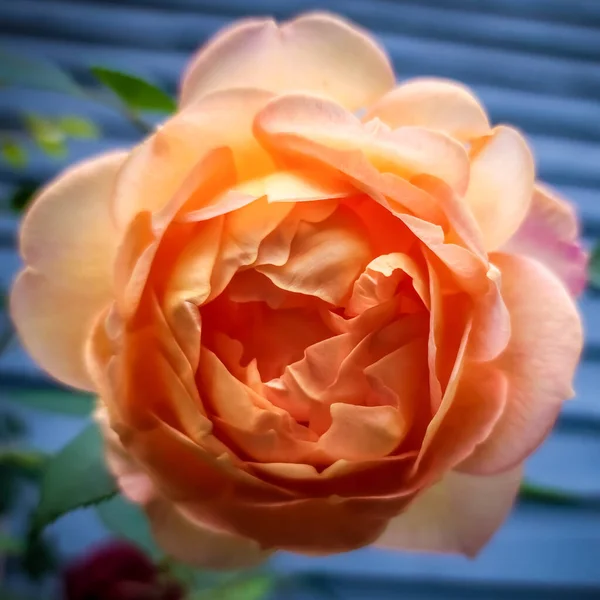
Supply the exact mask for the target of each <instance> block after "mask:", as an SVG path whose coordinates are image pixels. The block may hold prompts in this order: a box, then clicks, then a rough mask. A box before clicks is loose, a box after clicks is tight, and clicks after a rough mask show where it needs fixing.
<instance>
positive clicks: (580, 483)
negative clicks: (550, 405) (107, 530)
mask: <svg viewBox="0 0 600 600" xmlns="http://www.w3.org/2000/svg"><path fill="white" fill-rule="evenodd" d="M318 7H322V8H326V9H329V10H335V11H337V12H340V13H343V14H345V15H347V16H348V17H350V18H353V19H355V20H356V21H357V22H359V23H360V24H362V25H363V26H364V27H366V28H368V29H370V30H372V31H373V32H374V33H375V34H376V35H377V36H378V37H379V39H380V40H381V41H382V42H383V43H384V44H385V46H386V48H387V49H388V51H389V52H390V54H391V56H392V59H393V61H394V64H395V67H396V69H397V72H398V73H399V75H400V76H401V77H402V78H406V77H411V76H416V75H438V76H444V77H454V78H458V79H461V80H462V81H463V82H465V83H467V84H469V85H471V86H472V87H473V88H474V89H475V91H476V92H477V93H478V94H480V96H481V98H482V99H483V101H484V102H485V104H486V105H487V107H488V109H489V112H490V115H491V117H492V119H493V121H494V122H511V123H514V124H515V125H517V126H518V127H520V128H521V129H523V130H524V132H525V133H526V134H527V135H528V136H529V138H530V139H531V141H532V143H533V146H534V148H535V151H536V157H537V164H538V168H539V173H540V175H541V176H542V177H543V178H544V179H545V180H547V181H548V182H550V183H552V184H554V185H555V186H557V188H558V189H559V190H560V191H561V192H562V193H564V194H565V195H566V196H567V197H569V198H571V199H573V201H574V202H575V203H576V205H577V207H578V209H579V212H580V214H581V216H582V219H583V231H584V233H585V235H586V236H587V241H588V243H591V241H592V239H593V238H594V237H597V236H599V235H600V1H598V0H569V1H568V2H567V1H565V0H485V1H482V0H321V1H319V0H286V2H281V1H277V0H253V2H252V3H248V2H247V0H79V1H75V0H19V2H13V1H12V0H0V45H2V46H5V47H7V48H12V49H14V50H16V51H18V52H22V53H25V54H29V55H32V56H43V57H45V58H48V59H50V60H54V61H56V62H57V63H59V64H60V65H62V66H63V67H64V68H67V69H68V70H69V71H70V72H71V73H72V74H73V75H74V76H75V77H76V78H77V79H78V80H79V81H80V82H82V83H84V84H86V85H90V84H92V83H93V81H92V78H91V77H90V75H89V72H88V68H89V66H91V65H94V64H103V65H108V66H114V67H117V68H122V69H123V70H126V71H129V72H133V73H138V74H140V75H142V76H144V77H148V78H150V79H153V80H154V81H155V82H156V83H158V84H159V85H162V86H164V87H165V89H167V90H169V91H171V92H173V91H174V90H176V85H177V79H178V76H179V74H180V72H181V69H182V68H183V66H184V65H185V62H186V60H187V58H188V57H189V54H190V53H191V52H192V51H193V50H194V49H195V48H196V47H197V46H198V45H199V44H200V43H202V42H203V41H205V40H206V39H207V38H208V37H209V36H210V35H212V33H214V32H215V31H216V29H217V28H219V27H221V26H222V25H224V24H226V23H227V22H229V21H230V20H231V19H232V18H236V17H239V16H243V15H245V14H247V13H248V12H249V11H250V12H252V13H258V14H275V15H276V16H277V17H279V18H282V17H288V16H290V15H292V14H294V13H298V12H300V11H301V10H304V9H313V8H318ZM23 111H38V112H40V113H42V114H47V115H60V114H64V113H78V114H82V115H85V116H88V117H90V118H92V119H93V120H94V121H95V122H97V123H98V124H99V125H100V127H101V129H102V130H103V133H104V136H105V137H104V138H103V139H102V140H98V141H75V142H73V143H72V144H71V145H70V157H71V160H75V159H80V158H84V157H86V156H91V155H93V154H95V153H97V152H99V151H102V150H106V149H109V148H114V147H117V146H128V145H130V144H132V143H133V142H134V141H135V140H136V139H137V133H136V132H135V130H134V129H133V128H132V127H131V126H130V125H129V124H128V123H127V122H126V121H124V120H123V118H122V117H120V116H119V115H118V114H116V113H115V112H113V111H112V110H110V109H109V108H107V107H105V106H103V105H101V104H97V103H87V102H84V101H81V100H79V99H74V98H65V97H62V96H59V95H57V94H53V93H49V92H32V91H23V90H19V91H14V90H2V91H0V129H2V130H16V129H17V127H18V123H17V120H18V118H19V114H20V113H21V112H23ZM30 150H31V153H32V160H31V162H30V164H29V165H28V166H27V168H26V169H24V170H22V171H18V172H17V171H15V170H12V169H9V168H7V167H6V165H4V164H0V287H6V286H8V285H9V283H10V280H11V278H12V276H13V275H14V273H15V272H16V270H17V268H18V265H19V259H18V256H17V254H16V253H15V251H14V249H13V246H14V243H15V233H16V227H17V220H16V218H15V216H14V215H11V214H10V213H9V212H8V211H7V206H6V200H3V198H6V197H8V195H9V194H10V193H11V191H12V190H14V189H15V186H17V185H18V184H19V183H20V182H22V181H24V180H27V179H31V180H33V181H35V182H42V181H44V180H46V179H48V178H49V177H51V176H52V175H53V174H54V173H56V171H57V170H58V169H59V168H60V167H61V166H62V163H60V162H56V161H53V160H52V159H49V158H47V157H45V156H43V155H40V154H39V153H38V152H36V151H35V149H33V148H32V147H30ZM580 306H581V310H582V314H583V316H584V321H585V325H586V351H585V355H584V360H583V361H582V363H581V365H580V367H579V369H578V372H577V376H576V381H575V388H576V391H577V398H576V399H575V400H573V401H571V402H569V403H567V404H566V405H565V407H564V410H563V413H562V415H561V419H560V421H559V423H558V425H557V427H556V428H555V431H554V432H553V433H552V435H551V437H550V438H549V440H548V441H547V442H546V443H545V444H544V445H543V446H542V447H541V448H540V449H539V450H538V452H536V453H535V454H534V456H533V457H532V458H531V459H530V460H529V461H528V463H527V467H526V470H527V474H528V476H529V477H530V478H531V480H532V481H534V482H536V483H540V484H544V485H554V486H563V487H564V488H565V489H567V490H570V491H577V492H580V493H582V494H586V495H590V494H594V495H598V494H600V467H598V465H599V464H600V397H599V396H600V394H599V392H598V387H599V385H598V384H599V383H600V295H594V294H590V293H587V294H585V295H584V297H583V298H582V299H581V302H580ZM23 385H40V386H48V385H54V384H52V383H51V382H50V380H49V379H48V378H47V377H46V376H44V375H43V374H42V373H41V372H40V371H39V369H37V367H35V365H34V364H33V363H32V361H31V360H30V359H29V358H28V357H27V356H26V354H25V353H24V351H23V350H22V348H20V346H19V345H18V344H17V343H13V344H12V345H11V346H10V347H9V349H8V351H7V353H6V354H5V355H4V356H3V357H1V358H0V405H2V403H4V402H6V399H7V397H8V396H9V395H10V393H11V387H13V386H23ZM21 410H22V411H23V414H24V415H25V416H26V418H27V420H28V422H29V424H30V428H31V431H30V437H31V441H32V443H33V444H34V445H35V446H36V447H39V448H40V449H46V450H53V449H56V448H58V447H59V446H60V445H61V444H62V443H63V441H64V440H65V439H67V438H68V437H70V436H72V435H74V434H75V433H76V432H77V431H78V430H79V429H80V428H81V427H82V425H83V423H82V421H81V420H79V419H74V418H64V417H59V416H56V415H39V414H36V413H33V412H31V411H26V410H25V409H21ZM52 534H53V535H54V536H55V537H56V538H57V539H58V540H59V542H60V544H61V547H62V548H63V549H64V550H65V551H66V552H67V553H76V552H78V551H80V550H82V549H83V548H84V547H86V545H87V544H89V543H92V542H94V541H97V540H99V539H101V538H102V536H103V535H104V533H103V530H102V528H101V527H100V525H99V524H98V522H97V521H96V520H95V519H94V518H93V515H91V514H90V512H89V511H85V512H82V513H77V514H75V515H73V516H70V517H68V518H67V519H65V520H64V521H63V522H61V523H59V524H58V525H56V526H54V527H53V529H52ZM599 557H600V513H599V512H597V511H596V512H595V511H592V510H583V509H566V508H558V507H547V508H543V509H542V508H535V507H532V506H530V505H520V506H518V507H517V508H516V509H515V511H514V512H513V514H512V516H511V517H510V519H509V520H508V522H507V523H506V525H505V526H504V527H503V529H502V530H501V531H500V533H499V534H498V536H497V537H496V538H495V539H494V540H493V541H492V543H491V544H490V545H489V547H487V548H486V549H485V550H484V551H483V553H482V554H481V556H480V557H478V558H477V559H476V560H474V561H472V560H468V559H463V558H459V557H447V556H420V555H406V554H396V553H390V552H385V551H382V550H376V549H366V550H361V551H358V552H354V553H349V554H346V555H340V556H335V557H329V558H307V557H298V556H292V555H288V554H281V555H279V556H277V557H276V558H275V559H274V560H273V566H274V567H275V568H276V569H278V570H280V571H281V572H283V573H303V572H312V573H317V574H321V575H319V576H323V577H326V578H328V581H329V584H330V585H331V586H332V590H333V591H334V592H335V593H337V594H338V595H339V597H341V598H361V599H362V598H371V597H373V598H374V597H377V598H395V597H403V598H415V599H417V598H419V599H424V598H447V599H450V600H453V599H455V598H456V599H458V598H461V599H462V598H465V599H475V598H477V599H480V598H493V599H500V598H509V597H510V598H513V599H516V600H520V599H521V598H523V599H525V598H527V599H529V598H550V599H553V598H562V597H569V596H572V597H574V598H593V597H600V558H599ZM319 576H317V577H316V579H315V581H317V583H318V582H319V581H321V580H319ZM321 583H322V581H321ZM556 586H566V587H562V588H557V587H556ZM317 587H318V586H317ZM315 589H316V588H315ZM283 597H285V598H296V597H298V598H300V597H302V598H313V597H317V592H316V591H315V590H314V589H313V590H312V591H307V590H304V592H300V591H298V590H296V591H294V592H293V593H292V591H289V593H286V594H284V595H283Z"/></svg>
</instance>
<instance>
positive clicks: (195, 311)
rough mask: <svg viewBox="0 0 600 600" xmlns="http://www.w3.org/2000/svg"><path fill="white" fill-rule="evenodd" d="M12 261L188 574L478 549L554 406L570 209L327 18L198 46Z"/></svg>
mask: <svg viewBox="0 0 600 600" xmlns="http://www.w3.org/2000/svg"><path fill="white" fill-rule="evenodd" d="M21 253H22V256H23V260H24V262H25V269H24V270H23V272H22V273H21V274H20V275H19V277H18V278H17V280H16V282H15V284H14V288H13V290H12V300H11V308H12V315H13V318H14V321H15V323H16V325H17V329H18V332H19V334H20V336H21V339H22V341H23V343H24V345H25V347H26V348H27V350H28V351H29V352H30V353H31V355H32V356H33V358H35V359H36V360H37V361H38V362H39V364H40V365H41V366H42V367H43V368H44V369H46V370H47V371H48V372H49V373H50V374H52V375H53V376H54V377H55V378H57V379H58V380H60V381H62V382H64V383H66V384H69V385H71V386H74V387H77V388H81V389H84V390H90V391H93V392H95V393H96V394H97V395H98V398H99V408H98V419H99V421H100V422H101V424H102V427H103V431H104V433H105V436H106V439H107V460H108V464H109V466H110V468H111V469H112V470H113V472H114V473H115V475H116V476H117V478H118V480H119V483H120V486H121V489H122V490H123V492H124V493H125V494H126V495H127V496H128V497H129V498H130V499H132V500H134V501H135V502H138V503H140V504H141V505H142V506H143V507H144V508H145V510H146V512H147V514H148V516H149V519H150V522H151V524H152V528H153V531H154V535H155V537H156V539H157V541H158V543H159V544H160V545H162V547H163V548H164V549H165V551H167V552H168V553H171V554H172V555H174V556H175V557H178V558H180V559H182V560H186V561H188V562H191V563H194V564H198V565H205V566H212V567H239V566H241V565H244V564H251V563H254V562H257V561H259V560H261V559H262V558H264V557H265V556H267V555H268V554H269V553H270V552H272V551H274V550H278V549H284V550H290V551H296V552H304V553H309V554H327V553H334V552H342V551H347V550H351V549H354V548H359V547H362V546H365V545H367V544H371V543H378V544H380V545H383V546H387V547H396V548H403V549H409V550H422V551H442V552H461V553H465V554H468V555H473V554H474V553H476V552H477V551H478V550H479V548H480V547H481V546H482V545H483V544H484V543H485V542H486V541H487V540H488V539H489V538H490V536H491V535H492V533H493V532H494V531H495V530H496V529H497V528H498V527H499V526H500V524H501V522H502V521H503V519H504V518H505V517H506V515H507V513H508V512H509V510H510V508H511V505H512V503H513V500H514V498H515V495H516V493H517V491H518V487H519V481H520V474H521V465H522V463H523V460H524V459H525V458H526V457H527V456H528V455H529V454H530V453H531V452H532V451H533V450H535V448H536V447H537V446H538V445H539V444H540V443H541V442H542V441H543V439H544V438H545V436H546V435H547V434H548V432H549V430H550V429H551V427H552V426H553V424H554V422H555V419H556V417H557V414H558V413H559V411H560V408H561V405H562V403H563V401H565V400H566V399H568V398H570V397H571V396H572V395H573V391H572V387H571V386H572V380H573V375H574V371H575V368H576V365H577V362H578V359H579V355H580V352H581V347H582V327H581V322H580V318H579V315H578V312H577V309H576V306H575V303H574V300H573V296H574V295H576V294H577V293H578V292H580V291H581V290H582V288H583V286H584V284H585V260H586V257H585V254H584V252H583V251H582V249H581V247H580V245H579V242H578V226H577V221H576V218H575V215H574V212H573V210H572V208H571V206H570V205H569V204H568V203H566V202H565V201H564V200H562V199H560V198H559V197H558V196H556V195H555V194H554V193H553V192H551V191H549V190H548V189H546V188H545V187H543V186H542V185H539V184H537V183H536V182H535V169H534V161H533V158H532V154H531V151H530V149H529V147H528V145H527V142H526V141H525V139H524V138H523V136H522V135H521V134H520V133H519V132H517V131H516V130H515V129H513V128H511V127H509V126H505V125H498V126H491V125H490V123H489V120H488V117H487V116H486V113H485V111H484V109H483V108H482V107H481V105H480V104H479V102H478V100H477V99H476V98H475V96H474V95H473V94H472V93H471V92H470V91H469V89H467V88H466V87H464V86H462V85H460V84H457V83H454V82H450V81H445V80H436V79H417V80H412V81H408V82H406V83H403V84H402V85H399V86H398V87H396V86H395V81H394V74H393V72H392V68H391V66H390V62H389V60H388V58H387V56H386V55H385V53H384V52H383V50H382V49H381V48H380V47H379V46H378V45H377V44H376V43H375V42H374V41H373V40H372V39H371V38H370V37H368V36H367V35H366V34H365V33H364V32H362V31H361V30H360V29H358V28H356V27H355V26H353V25H350V24H349V23H347V22H346V21H343V20H341V19H339V18H336V17H333V16H329V15H323V14H308V15H303V16H301V17H299V18H297V19H295V20H293V21H290V22H287V23H284V24H282V25H277V24H276V23H275V22H273V21H272V20H268V19H264V20H263V19H251V20H246V21H242V22H240V23H237V24H235V25H233V26H232V27H230V28H228V29H226V30H225V31H224V32H221V33H220V34H218V35H217V36H216V38H214V39H213V40H212V41H210V42H209V43H208V44H207V45H206V46H205V47H204V48H202V49H201V50H200V51H199V52H198V54H197V55H196V56H195V57H194V58H193V60H192V61H191V63H190V65H189V67H188V68H187V70H186V72H185V75H184V77H183V82H182V85H181V94H180V102H179V110H178V112H177V113H176V114H175V115H174V116H173V117H171V118H170V119H168V120H167V121H166V122H165V123H164V124H162V125H161V126H160V127H159V128H158V129H157V130H156V131H155V132H154V133H153V134H152V135H150V136H149V137H148V138H147V139H146V140H144V141H143V142H142V143H141V144H139V145H138V146H137V147H135V148H134V149H133V150H131V151H127V152H113V153H110V154H107V155H104V156H100V157H97V158H94V159H91V160H87V161H84V162H82V163H80V164H77V165H75V166H73V167H71V168H70V169H68V170H67V171H65V172H64V173H62V174H61V175H60V176H59V177H58V178H57V179H56V180H55V181H53V182H52V183H50V184H49V185H48V186H47V187H46V188H45V189H44V190H43V191H42V192H41V193H40V194H39V196H38V197H37V199H36V201H35V202H34V204H33V206H32V207H31V209H30V210H29V212H28V214H27V216H26V217H25V219H24V222H23V225H22V231H21Z"/></svg>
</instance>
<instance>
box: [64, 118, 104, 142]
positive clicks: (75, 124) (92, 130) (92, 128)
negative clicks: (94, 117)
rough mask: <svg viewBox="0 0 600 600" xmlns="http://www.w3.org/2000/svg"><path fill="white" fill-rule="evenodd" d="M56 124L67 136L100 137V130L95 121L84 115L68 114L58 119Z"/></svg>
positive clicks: (81, 137)
mask: <svg viewBox="0 0 600 600" xmlns="http://www.w3.org/2000/svg"><path fill="white" fill-rule="evenodd" d="M56 126H57V127H58V128H59V129H60V130H61V131H62V132H63V133H64V134H65V135H67V136H69V137H72V138H79V139H93V138H98V137H100V131H99V129H98V127H97V126H96V124H95V123H93V122H92V121H90V120H89V119H86V118H84V117H77V116H75V115H68V116H66V117H61V118H60V119H58V120H57V121H56Z"/></svg>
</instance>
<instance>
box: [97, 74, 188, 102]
mask: <svg viewBox="0 0 600 600" xmlns="http://www.w3.org/2000/svg"><path fill="white" fill-rule="evenodd" d="M92 73H93V74H94V75H95V76H96V78H97V79H98V81H100V83H103V84H104V85H105V86H106V87H108V88H110V89H111V90H112V91H113V92H114V93H115V94H116V95H117V96H118V97H119V98H120V99H121V101H122V102H123V103H124V104H125V106H127V107H128V108H129V109H131V110H133V111H137V110H150V111H158V112H167V113H171V112H174V111H175V109H176V108H177V105H176V104H175V101H174V100H173V98H171V96H169V95H168V94H166V93H165V92H163V91H162V90H161V89H160V88H158V87H156V86H155V85H153V84H151V83H149V82H147V81H145V80H143V79H140V78H139V77H136V76H135V75H128V74H127V73H122V72H120V71H115V70H113V69H107V68H105V67H92Z"/></svg>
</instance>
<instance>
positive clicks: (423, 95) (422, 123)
mask: <svg viewBox="0 0 600 600" xmlns="http://www.w3.org/2000/svg"><path fill="white" fill-rule="evenodd" d="M373 118H378V119H381V121H383V122H384V123H385V124H386V125H388V126H389V127H391V128H392V129H395V128H396V127H402V126H405V125H413V126H417V127H427V128H429V129H434V130H436V131H442V132H444V133H447V134H448V135H450V136H452V137H454V138H456V139H458V140H461V141H467V140H469V139H471V138H475V137H480V136H483V135H487V134H488V133H489V129H490V124H489V121H488V118H487V115H486V114H485V110H484V109H483V108H482V106H481V104H480V103H479V101H478V99H477V98H476V97H475V95H474V94H473V93H472V92H471V90H469V88H467V87H466V86H464V85H461V84H460V83H456V82H454V81H449V80H445V79H433V78H432V79H427V78H423V79H412V80H410V81H407V82H406V83H403V84H401V85H399V86H398V87H397V88H395V89H393V90H392V91H390V92H388V93H387V94H386V95H385V96H383V97H382V98H380V99H379V100H378V101H377V102H376V103H375V104H374V105H373V106H372V107H371V108H370V109H369V111H368V112H367V114H366V116H365V117H364V120H365V121H369V120H371V119H373Z"/></svg>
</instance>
